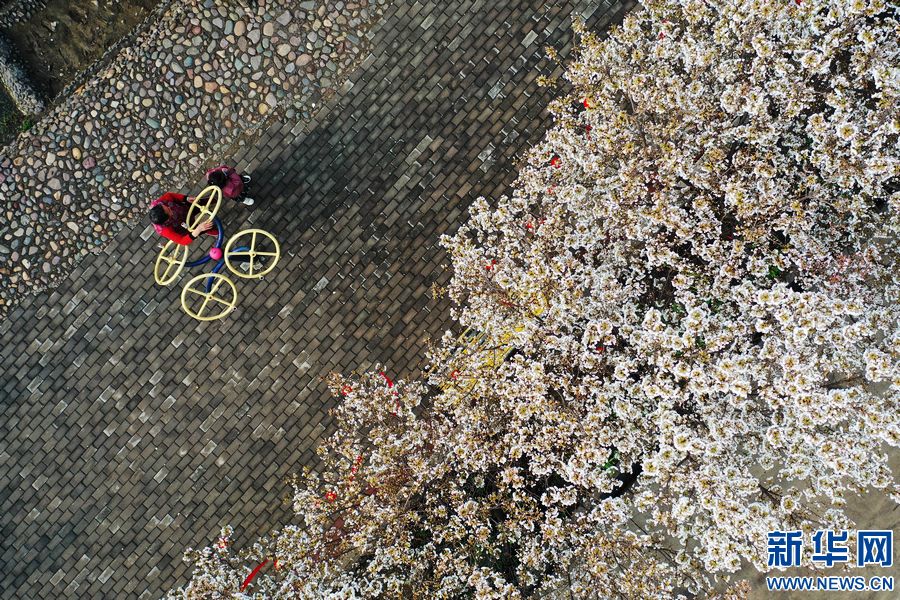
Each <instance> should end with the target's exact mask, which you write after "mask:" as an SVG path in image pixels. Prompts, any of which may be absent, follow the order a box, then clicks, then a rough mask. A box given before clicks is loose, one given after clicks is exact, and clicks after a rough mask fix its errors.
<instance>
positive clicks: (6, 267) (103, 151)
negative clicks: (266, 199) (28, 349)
mask: <svg viewBox="0 0 900 600" xmlns="http://www.w3.org/2000/svg"><path fill="white" fill-rule="evenodd" d="M387 1H388V0H355V1H344V0H318V1H314V0H309V1H304V2H292V1H289V0H258V2H256V3H254V4H256V5H257V6H252V7H251V6H246V4H247V3H245V2H244V3H242V2H240V0H227V1H225V2H221V1H220V2H214V1H213V0H189V1H185V2H170V3H169V4H168V5H167V6H165V7H164V9H163V10H161V14H159V16H158V18H157V19H156V20H155V22H152V23H150V26H149V27H147V28H146V29H145V30H143V31H140V32H139V33H138V34H137V35H136V36H135V37H134V39H133V43H130V44H127V45H125V46H124V47H123V48H121V49H120V50H119V51H118V52H117V53H116V54H115V56H112V57H111V58H110V59H109V60H108V62H104V61H103V59H101V62H100V63H99V66H98V67H96V71H97V72H96V73H95V74H94V75H93V76H92V77H91V78H90V79H89V80H88V81H87V82H85V83H84V84H82V85H78V86H77V87H74V88H73V89H72V91H71V93H70V95H68V97H64V98H62V99H61V100H60V102H59V103H58V104H57V105H55V106H53V107H51V108H50V109H49V110H47V112H45V113H44V116H43V117H42V118H41V120H40V121H39V122H38V123H37V124H35V126H34V127H33V128H32V129H31V130H30V131H28V132H25V133H23V134H21V135H20V136H19V137H18V138H17V139H16V140H15V141H14V142H13V143H12V144H11V145H10V146H8V147H7V148H5V149H4V150H3V151H2V152H0V197H3V198H4V199H6V200H7V202H6V206H5V207H4V213H3V218H2V219H0V315H3V316H5V314H6V311H7V310H8V308H9V306H10V305H11V304H12V303H13V302H14V301H15V300H16V299H17V298H20V297H22V296H23V295H25V294H30V293H37V292H39V291H41V290H44V289H46V288H48V287H51V286H52V285H53V284H54V283H55V282H57V281H59V280H60V279H61V278H63V277H65V276H66V274H67V268H68V267H69V266H71V265H72V264H73V263H74V261H76V260H77V259H78V258H79V257H80V256H83V255H85V254H86V253H87V252H91V251H99V250H101V249H102V248H103V247H105V245H106V244H107V243H108V242H109V241H110V240H111V239H112V237H113V236H114V235H115V233H116V232H117V231H118V230H119V229H120V228H121V227H123V226H124V225H126V224H128V223H131V222H133V220H134V219H135V217H136V216H137V215H138V214H140V213H141V212H142V208H143V207H144V206H145V205H146V204H147V203H148V202H149V200H150V199H152V197H153V196H154V195H155V194H158V193H159V192H160V191H161V190H162V189H163V188H168V187H172V188H180V187H183V186H184V185H185V184H187V183H188V182H192V181H194V180H197V179H198V178H199V175H200V172H201V169H202V167H203V166H206V165H207V164H209V163H210V162H213V161H216V160H222V158H223V157H225V156H228V155H229V154H230V153H231V151H232V150H233V149H234V148H235V147H237V146H240V145H243V144H245V143H247V142H248V141H249V140H251V139H254V138H255V137H256V135H258V132H259V131H260V130H261V129H262V128H263V127H265V126H266V125H267V124H268V123H270V122H272V120H273V119H275V118H278V117H279V116H280V115H281V114H282V113H285V114H286V115H287V116H289V117H293V116H294V115H295V113H296V112H297V111H298V109H299V113H300V116H301V117H308V116H309V115H310V114H311V111H312V110H313V109H315V107H316V105H318V104H319V103H320V102H319V101H320V100H321V99H323V98H325V97H327V96H330V95H331V94H333V93H335V91H336V89H337V88H338V86H340V84H341V83H342V82H343V81H344V80H345V79H346V78H347V77H348V76H349V74H350V73H351V72H352V71H353V70H354V69H355V67H356V66H358V64H359V63H360V61H361V59H362V57H363V56H365V54H366V48H367V47H368V39H367V37H366V32H367V31H368V30H369V29H370V27H371V26H372V25H373V24H374V23H375V22H377V20H378V19H379V18H380V16H381V14H382V12H383V7H384V5H385V4H387ZM109 56H110V53H108V54H107V57H109ZM70 87H71V86H70Z"/></svg>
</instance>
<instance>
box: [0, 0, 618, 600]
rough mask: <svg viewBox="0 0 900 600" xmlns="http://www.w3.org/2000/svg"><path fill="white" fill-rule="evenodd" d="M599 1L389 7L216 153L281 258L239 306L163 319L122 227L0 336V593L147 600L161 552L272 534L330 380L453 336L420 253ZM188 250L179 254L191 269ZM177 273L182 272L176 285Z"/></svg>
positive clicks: (142, 238) (499, 180) (145, 233)
mask: <svg viewBox="0 0 900 600" xmlns="http://www.w3.org/2000/svg"><path fill="white" fill-rule="evenodd" d="M622 10H623V7H622V5H621V4H619V3H618V2H616V3H615V4H614V5H612V6H610V0H602V1H600V2H596V1H590V0H582V1H579V2H575V1H573V2H565V1H563V0H554V1H552V2H544V1H540V0H515V1H510V2H490V1H485V0H452V1H447V2H436V1H434V2H427V3H421V2H415V3H413V4H410V3H408V2H398V3H397V4H396V5H395V6H394V7H393V8H391V9H390V10H389V11H388V13H387V14H386V15H385V17H384V19H383V21H382V22H381V24H380V25H379V26H378V28H377V29H375V30H374V31H372V32H371V34H370V35H371V36H373V42H374V46H373V47H374V50H373V52H372V55H371V56H369V57H368V58H367V59H366V61H365V62H364V63H363V65H362V67H361V69H360V70H359V71H358V73H356V75H355V76H354V77H353V78H352V79H351V81H350V82H349V83H348V84H347V85H345V86H344V88H343V89H342V93H341V94H339V95H337V96H336V97H333V98H332V99H331V101H329V103H328V104H327V105H326V106H324V107H319V108H320V110H319V112H318V113H317V114H316V116H315V117H314V118H313V119H312V120H311V121H308V122H300V123H298V122H283V123H279V124H276V125H274V126H272V127H271V128H270V129H269V130H268V131H267V132H266V133H265V135H264V136H263V138H262V139H261V140H260V142H259V143H258V144H257V145H256V146H254V147H252V148H248V149H246V150H245V151H244V153H243V154H242V155H240V156H237V157H233V160H234V161H235V162H236V163H237V164H238V165H239V166H240V167H241V168H243V169H245V170H247V171H249V172H251V173H252V174H253V177H254V184H253V185H254V189H253V194H254V196H256V197H257V198H258V200H259V206H258V208H257V209H256V210H255V211H253V212H249V211H247V210H246V209H245V208H243V207H236V206H227V207H226V208H225V210H224V212H223V214H222V219H223V222H224V223H225V226H226V229H227V231H228V232H231V233H233V232H235V231H237V230H238V229H243V228H245V227H247V226H250V225H252V226H255V227H261V228H263V229H266V230H269V231H272V232H274V233H275V234H276V235H277V237H278V238H279V240H280V242H281V244H282V249H283V253H284V254H283V257H282V259H281V262H280V263H279V265H278V267H277V269H276V270H275V272H274V273H273V274H271V275H269V276H268V277H267V278H266V279H264V280H262V281H247V280H238V281H236V285H237V287H238V295H239V300H238V302H239V304H238V310H237V311H236V312H235V313H233V314H231V315H229V316H228V317H226V318H225V319H223V320H221V321H217V322H213V323H207V324H204V323H198V322H196V321H193V320H191V319H190V318H189V317H187V316H186V315H185V314H183V313H182V311H181V309H180V307H179V305H178V296H179V293H180V288H181V285H182V284H183V282H184V280H183V279H182V281H181V282H179V283H177V284H175V285H174V286H172V287H170V288H165V289H164V288H160V287H158V286H155V285H154V284H153V281H152V276H151V272H152V266H153V261H154V259H155V255H156V252H157V246H156V245H155V243H156V241H157V240H156V239H155V238H153V237H152V236H151V235H150V234H151V233H152V232H151V231H150V230H149V229H136V230H132V231H126V232H123V233H122V234H121V235H119V236H118V237H117V239H116V240H115V242H114V243H113V244H111V245H110V246H109V247H108V248H107V249H106V250H105V251H104V252H102V253H100V254H97V255H93V256H91V257H89V258H88V259H86V260H85V261H83V262H82V263H81V264H80V265H79V266H78V267H77V268H76V269H75V270H74V271H73V272H72V273H71V276H70V277H69V278H68V280H67V281H66V282H65V283H64V284H63V285H61V286H60V287H59V288H58V289H56V290H55V291H53V292H51V293H45V294H42V295H39V296H36V297H33V298H29V299H28V300H27V301H26V302H25V303H24V304H23V305H21V306H19V307H17V308H16V309H14V310H13V311H11V313H10V317H9V319H8V320H7V321H6V322H5V323H3V324H2V325H0V340H2V350H0V373H2V378H0V394H2V404H0V408H2V411H3V414H2V417H3V419H2V422H0V436H2V438H0V439H2V441H0V465H2V466H0V484H2V487H0V533H2V535H0V563H2V565H3V569H2V579H0V591H2V597H3V598H22V599H29V600H30V599H38V598H54V599H55V598H132V597H135V598H136V597H140V598H151V597H158V596H160V595H161V594H162V593H163V592H164V590H166V589H167V588H170V587H172V586H174V585H176V584H178V583H180V582H184V581H185V580H186V578H187V577H188V571H187V567H186V565H184V564H183V563H182V562H181V560H180V558H181V555H182V552H183V550H184V549H185V548H186V547H188V546H191V545H195V546H196V545H203V544H207V543H209V542H210V540H211V539H212V538H213V537H214V535H215V533H216V531H217V530H218V528H219V526H220V525H221V524H224V523H230V524H232V525H235V526H236V533H237V535H236V538H237V540H238V541H239V545H240V543H241V542H244V543H246V542H250V541H252V540H253V539H255V538H256V537H257V536H258V535H260V534H262V533H265V532H266V531H268V530H270V529H272V528H275V527H277V526H279V525H283V524H286V523H288V522H290V520H291V513H290V510H289V508H288V507H287V506H285V505H284V504H283V503H282V502H281V498H282V496H283V495H284V494H285V493H286V492H287V489H286V486H285V485H284V484H283V480H284V478H285V477H286V476H287V475H289V474H290V473H291V472H294V471H296V470H297V469H298V468H299V466H300V465H302V464H310V465H313V464H314V460H315V459H314V453H313V449H314V447H315V445H316V444H317V443H318V441H319V440H320V439H321V436H322V434H323V432H325V431H326V428H327V426H328V420H327V414H326V413H327V409H328V408H329V407H331V406H333V405H334V402H335V400H334V399H333V398H331V397H330V396H329V393H328V391H327V389H326V387H325V385H324V383H323V382H322V379H321V378H322V377H323V376H324V375H326V374H327V373H328V372H329V371H334V370H336V371H341V372H345V373H349V372H351V371H354V370H365V369H367V368H370V367H372V366H373V365H374V364H375V362H376V361H378V362H381V363H383V364H384V365H385V369H386V371H387V372H388V373H389V374H390V375H391V377H392V378H395V379H396V378H405V377H413V376H415V375H416V374H417V373H418V370H419V369H420V367H421V366H422V364H421V363H422V356H423V351H424V347H425V342H426V339H427V338H428V337H429V336H430V337H432V338H436V337H438V336H440V335H441V333H442V332H443V331H444V330H445V329H447V328H449V327H451V326H452V323H451V321H450V312H449V306H448V305H447V303H446V302H444V301H437V302H436V301H434V300H432V299H431V297H430V293H429V288H430V286H431V284H432V283H435V282H436V283H438V284H441V283H444V282H446V281H447V279H448V277H449V273H448V272H447V270H446V265H445V264H444V263H445V261H446V257H445V256H444V254H443V252H442V251H441V250H440V248H439V247H438V244H437V242H438V238H439V236H440V235H441V234H444V233H452V232H453V231H455V229H456V228H457V227H458V226H459V225H460V223H462V221H463V220H464V219H465V215H466V209H467V207H468V205H469V204H470V203H471V201H472V200H473V199H474V198H476V197H478V196H480V195H485V196H497V195H499V194H501V193H503V191H505V190H506V189H507V188H508V186H509V184H510V183H511V182H512V180H513V179H514V177H515V163H514V158H515V156H516V155H517V154H519V153H521V152H522V151H523V150H524V149H525V148H527V147H528V146H529V144H531V143H533V142H534V141H535V140H536V139H537V138H538V137H539V136H540V135H541V134H542V132H543V130H544V128H545V127H546V126H547V125H548V118H547V115H546V113H545V112H544V107H545V106H546V105H547V103H548V102H549V100H550V94H551V92H549V91H548V90H545V89H542V88H539V87H538V86H537V85H536V83H535V79H536V77H537V76H538V75H540V74H545V75H551V74H558V73H559V68H558V67H557V66H556V65H554V64H552V63H551V62H549V61H548V60H546V59H545V58H544V54H543V48H544V47H545V46H546V45H553V46H554V47H556V48H559V49H562V50H563V52H562V55H563V56H565V54H566V52H567V51H568V48H569V46H570V43H571V35H572V32H571V18H572V17H573V16H584V17H587V21H588V26H589V27H592V28H595V29H596V28H599V27H603V26H605V25H606V24H607V23H608V22H609V20H610V19H612V18H613V15H618V14H620V13H621V12H622ZM200 252H201V250H199V249H196V250H194V252H192V256H197V255H199V253H200ZM189 274H190V275H193V274H194V272H189Z"/></svg>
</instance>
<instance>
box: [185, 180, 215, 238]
mask: <svg viewBox="0 0 900 600" xmlns="http://www.w3.org/2000/svg"><path fill="white" fill-rule="evenodd" d="M221 205H222V190H220V189H219V188H217V187H216V186H214V185H211V186H209V187H208V188H206V189H204V190H203V191H202V192H200V193H199V194H197V197H196V198H194V201H193V202H192V203H191V207H190V208H189V209H188V214H187V219H185V225H187V228H188V229H193V228H194V227H196V226H197V225H199V224H200V223H203V222H204V221H212V220H213V218H214V217H215V216H216V213H217V212H219V207H220V206H221Z"/></svg>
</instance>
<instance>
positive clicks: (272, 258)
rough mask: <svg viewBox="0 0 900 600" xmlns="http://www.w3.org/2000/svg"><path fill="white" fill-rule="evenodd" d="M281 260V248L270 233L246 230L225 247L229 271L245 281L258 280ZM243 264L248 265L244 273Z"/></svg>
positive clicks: (240, 232) (260, 230) (226, 263)
mask: <svg viewBox="0 0 900 600" xmlns="http://www.w3.org/2000/svg"><path fill="white" fill-rule="evenodd" d="M279 258H281V246H279V245H278V240H276V239H275V236H273V235H272V234H271V233H269V232H268V231H263V230H262V229H245V230H243V231H239V232H238V233H236V234H235V235H234V236H232V238H231V239H230V240H228V244H227V245H226V246H225V265H226V266H227V267H228V270H229V271H231V272H232V273H234V274H235V275H237V276H238V277H243V278H245V279H258V278H260V277H262V276H263V275H265V274H266V273H269V272H270V271H271V270H272V269H274V268H275V265H276V264H277V263H278V259H279ZM241 264H245V265H247V271H246V272H244V271H243V270H242V269H241V268H240V267H241Z"/></svg>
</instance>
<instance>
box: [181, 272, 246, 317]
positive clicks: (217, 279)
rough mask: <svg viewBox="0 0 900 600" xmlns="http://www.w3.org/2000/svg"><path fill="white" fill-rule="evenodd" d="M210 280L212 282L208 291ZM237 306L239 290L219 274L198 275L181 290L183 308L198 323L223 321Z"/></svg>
mask: <svg viewBox="0 0 900 600" xmlns="http://www.w3.org/2000/svg"><path fill="white" fill-rule="evenodd" d="M210 279H212V282H211V285H210V286H209V291H206V290H207V282H208V281H209V280H210ZM236 305H237V289H235V287H234V284H233V283H231V280H230V279H228V278H227V277H225V276H224V275H220V274H219V273H202V274H200V275H197V276H196V277H194V278H193V279H191V280H190V281H188V282H187V284H186V285H185V286H184V289H183V290H181V308H183V309H184V312H186V313H187V314H189V315H191V316H192V317H194V318H195V319H197V320H198V321H215V320H216V319H221V318H222V317H224V316H225V315H227V314H228V313H230V312H231V311H233V310H234V307H235V306H236Z"/></svg>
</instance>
